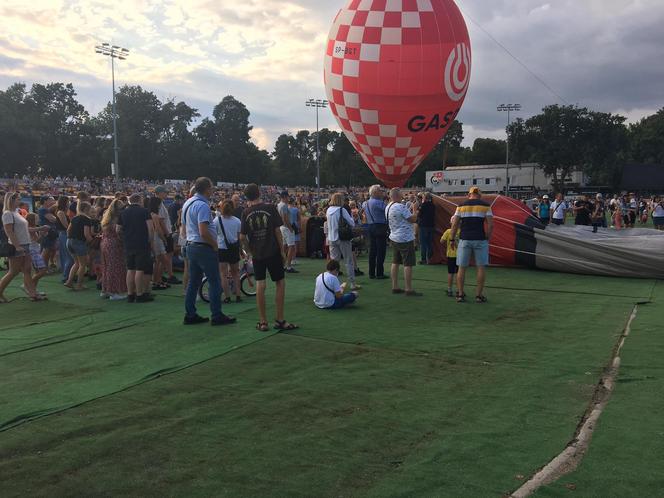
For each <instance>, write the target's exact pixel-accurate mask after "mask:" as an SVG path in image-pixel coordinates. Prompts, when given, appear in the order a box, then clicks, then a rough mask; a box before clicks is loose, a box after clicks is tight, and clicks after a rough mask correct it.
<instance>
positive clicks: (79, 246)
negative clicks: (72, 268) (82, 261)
mask: <svg viewBox="0 0 664 498" xmlns="http://www.w3.org/2000/svg"><path fill="white" fill-rule="evenodd" d="M67 250H68V251H69V254H71V255H72V256H74V257H76V256H78V257H79V258H82V257H83V256H87V255H88V253H89V252H90V251H89V249H88V244H87V243H86V242H85V241H84V240H78V239H67Z"/></svg>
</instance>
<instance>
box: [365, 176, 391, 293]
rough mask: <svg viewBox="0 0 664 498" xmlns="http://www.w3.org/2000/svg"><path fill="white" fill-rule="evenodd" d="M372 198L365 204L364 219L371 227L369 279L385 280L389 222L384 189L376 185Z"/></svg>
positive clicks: (371, 191)
mask: <svg viewBox="0 0 664 498" xmlns="http://www.w3.org/2000/svg"><path fill="white" fill-rule="evenodd" d="M369 196H370V197H371V198H370V199H369V200H368V201H367V202H365V203H364V205H363V206H362V209H363V210H364V218H365V219H366V222H367V224H368V225H369V278H370V279H372V280H373V279H377V280H384V279H386V278H387V277H386V276H385V255H386V254H387V232H388V226H387V220H386V219H385V208H386V207H387V206H386V205H385V201H383V189H382V188H381V187H380V185H374V186H373V187H371V188H370V189H369Z"/></svg>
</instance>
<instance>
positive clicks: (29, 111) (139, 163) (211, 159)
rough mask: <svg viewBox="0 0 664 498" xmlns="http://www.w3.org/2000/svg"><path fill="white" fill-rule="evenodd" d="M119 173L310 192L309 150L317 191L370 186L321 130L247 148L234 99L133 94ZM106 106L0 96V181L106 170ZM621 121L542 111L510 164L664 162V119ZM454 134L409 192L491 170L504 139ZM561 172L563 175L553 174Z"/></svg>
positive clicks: (123, 96)
mask: <svg viewBox="0 0 664 498" xmlns="http://www.w3.org/2000/svg"><path fill="white" fill-rule="evenodd" d="M116 105H117V122H118V141H119V144H120V165H121V173H122V176H124V177H129V178H140V179H153V180H159V179H164V178H192V177H196V176H210V177H211V178H213V179H215V180H218V181H225V182H233V183H248V182H261V183H264V184H277V185H312V186H313V185H314V184H315V179H316V142H317V139H318V143H319V147H320V166H321V181H322V184H323V185H369V184H371V183H374V182H375V179H374V177H373V175H372V174H371V172H370V171H369V169H368V168H367V167H366V166H365V165H364V163H363V161H362V159H361V157H360V156H359V155H358V154H357V153H356V152H355V150H354V149H353V147H352V145H351V143H350V142H349V141H348V140H347V139H346V137H345V135H343V134H342V133H339V132H337V131H334V130H329V129H326V128H324V129H322V130H320V131H319V132H318V133H316V132H311V131H309V130H301V131H298V132H296V133H294V134H283V135H281V136H279V137H278V139H277V140H276V143H275V145H274V149H273V151H271V152H269V151H267V150H263V149H260V148H259V147H257V146H256V145H255V144H254V143H253V142H252V141H251V139H250V135H251V130H252V126H251V124H250V117H251V114H250V112H249V110H248V109H247V107H246V106H245V105H244V104H243V103H242V102H240V101H238V100H237V99H235V98H234V97H232V96H227V97H224V98H223V99H222V100H221V102H219V104H217V105H216V106H215V107H214V109H213V112H212V115H211V116H207V117H203V118H202V119H201V117H202V116H201V114H200V113H199V111H198V109H195V108H193V107H191V106H189V105H188V104H187V103H185V102H182V101H176V100H174V99H173V100H167V101H165V102H162V101H161V100H160V99H159V98H158V97H157V96H156V95H155V94H154V93H153V92H151V91H148V90H145V89H143V88H141V87H140V86H128V85H127V86H123V87H121V88H120V89H119V91H118V93H117V96H116ZM112 117H113V114H112V107H111V104H110V103H109V104H107V106H106V107H105V108H104V109H103V110H102V111H101V112H100V113H98V114H97V115H91V114H90V113H89V112H88V111H87V110H86V109H85V108H84V106H83V105H82V104H81V103H80V102H78V100H77V94H76V91H75V89H74V86H73V85H72V84H64V83H50V84H46V85H42V84H33V85H32V86H31V87H30V88H28V87H27V86H26V85H25V84H23V83H15V84H13V85H11V86H10V87H8V88H7V89H6V90H4V91H0V144H1V146H0V173H3V174H5V175H8V174H15V173H19V174H25V173H27V174H35V175H44V176H46V175H51V176H57V175H61V176H64V175H68V176H77V177H85V176H88V177H102V176H108V175H109V174H110V163H111V161H112V157H113V154H112V148H113V142H112V136H111V130H112ZM625 121H626V120H625V118H624V117H622V116H618V115H613V114H608V113H600V112H593V111H589V110H588V109H585V108H580V107H576V106H548V107H546V108H544V109H543V111H542V113H541V114H539V115H537V116H534V117H532V118H530V119H528V120H522V119H518V120H516V121H515V122H514V123H513V124H512V125H511V126H510V128H509V132H510V148H511V150H512V151H513V155H512V159H513V161H512V162H515V163H521V162H539V163H541V164H542V165H543V167H544V169H545V170H546V172H547V173H549V174H550V175H551V176H553V177H554V179H555V181H559V179H560V177H564V173H565V172H568V171H570V170H572V169H582V170H583V171H584V172H586V173H587V174H588V175H589V176H590V177H591V178H592V179H593V181H594V182H596V183H597V184H603V185H604V184H606V185H615V184H616V183H617V182H618V181H619V176H620V169H621V166H622V165H623V164H624V163H625V162H630V161H632V162H656V163H664V109H662V110H661V111H659V112H658V113H656V114H655V115H653V116H650V117H648V118H646V119H644V120H642V121H641V122H639V123H637V124H634V125H630V126H626V125H625ZM463 138H464V137H463V124H462V123H460V122H458V121H455V122H454V123H453V124H452V125H451V126H450V129H449V132H448V134H447V135H446V137H445V138H444V139H443V140H441V142H440V143H439V144H438V145H437V146H436V148H435V149H434V150H433V152H432V153H431V154H430V155H429V156H428V157H427V158H426V159H425V161H424V162H423V164H422V165H421V166H420V168H418V170H417V172H416V173H415V174H414V175H413V177H412V178H411V180H410V182H411V184H413V185H423V184H424V183H425V182H424V176H425V172H426V171H428V170H429V171H430V170H438V169H441V168H444V167H447V166H455V165H472V164H497V163H502V162H504V160H505V154H506V141H504V140H495V139H491V138H478V139H476V140H475V141H474V143H473V145H472V147H464V146H462V142H463ZM561 172H563V175H560V173H561Z"/></svg>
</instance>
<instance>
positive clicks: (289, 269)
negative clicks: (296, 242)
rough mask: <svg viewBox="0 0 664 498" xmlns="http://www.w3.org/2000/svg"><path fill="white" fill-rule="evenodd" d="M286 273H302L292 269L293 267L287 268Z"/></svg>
mask: <svg viewBox="0 0 664 498" xmlns="http://www.w3.org/2000/svg"><path fill="white" fill-rule="evenodd" d="M284 271H285V272H286V273H300V272H299V271H297V270H296V269H295V268H292V267H291V268H286V269H285V270H284Z"/></svg>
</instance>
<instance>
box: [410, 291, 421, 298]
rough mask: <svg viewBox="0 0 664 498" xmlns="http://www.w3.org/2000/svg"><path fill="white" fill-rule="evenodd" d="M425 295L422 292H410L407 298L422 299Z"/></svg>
mask: <svg viewBox="0 0 664 498" xmlns="http://www.w3.org/2000/svg"><path fill="white" fill-rule="evenodd" d="M423 295H424V294H422V293H421V292H415V291H408V292H406V296H408V297H422V296H423Z"/></svg>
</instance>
